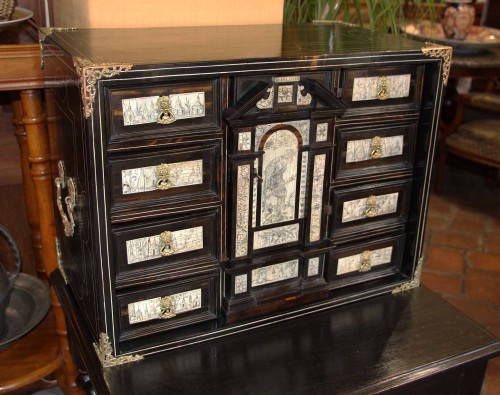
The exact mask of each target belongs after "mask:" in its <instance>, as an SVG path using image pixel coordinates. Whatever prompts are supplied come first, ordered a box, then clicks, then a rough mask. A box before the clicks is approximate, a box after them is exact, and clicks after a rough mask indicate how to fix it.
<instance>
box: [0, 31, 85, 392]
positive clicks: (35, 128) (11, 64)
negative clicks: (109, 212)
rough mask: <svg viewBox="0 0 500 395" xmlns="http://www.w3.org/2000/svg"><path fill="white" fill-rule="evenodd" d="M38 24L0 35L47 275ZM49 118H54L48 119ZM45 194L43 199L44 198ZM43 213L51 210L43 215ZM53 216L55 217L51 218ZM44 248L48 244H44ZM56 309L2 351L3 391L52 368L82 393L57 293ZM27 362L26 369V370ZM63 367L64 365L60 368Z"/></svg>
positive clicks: (47, 166)
mask: <svg viewBox="0 0 500 395" xmlns="http://www.w3.org/2000/svg"><path fill="white" fill-rule="evenodd" d="M37 37H38V33H37V30H36V27H35V26H34V25H32V24H30V23H26V24H24V25H23V26H22V27H18V28H12V29H7V30H5V31H3V32H2V34H1V35H0V89H1V90H3V91H10V92H13V93H12V111H13V115H14V121H13V122H14V124H15V127H16V137H17V139H18V142H19V147H20V151H21V167H22V173H23V185H24V194H25V198H26V210H27V215H28V221H29V224H30V226H31V229H32V240H33V247H34V249H35V259H36V267H37V272H38V273H39V276H40V277H42V278H43V277H45V278H46V277H47V276H46V274H45V273H50V272H51V271H52V270H53V269H54V268H55V267H56V265H57V263H56V262H57V261H56V259H55V258H54V257H52V259H51V257H50V256H48V255H44V254H45V252H46V251H47V250H50V248H49V247H48V246H49V245H50V244H51V243H53V237H54V236H53V231H51V228H50V224H51V223H53V216H52V217H51V213H53V207H52V201H51V192H50V183H51V177H50V174H51V161H50V154H49V147H48V145H47V144H46V143H45V142H46V141H48V139H47V126H46V120H47V119H46V117H45V113H44V110H43V103H42V89H43V88H44V87H45V86H46V85H45V82H44V79H43V74H42V71H41V68H40V46H39V44H38V42H37ZM49 122H50V119H49ZM45 182H47V183H49V189H48V191H49V195H47V196H48V199H47V197H44V198H42V197H41V196H40V195H38V194H37V193H36V187H35V186H36V185H37V184H44V183H45ZM39 198H40V199H39ZM39 213H42V214H48V217H47V215H42V219H40V217H39ZM51 218H52V219H51ZM42 246H44V247H46V246H47V248H43V249H42ZM52 306H53V312H52V313H51V314H49V315H48V316H47V318H46V319H45V320H44V322H43V323H42V324H41V325H40V326H38V327H37V328H36V329H35V330H34V331H33V332H32V333H30V334H29V335H28V336H26V337H23V338H22V339H21V340H20V341H19V342H18V343H16V344H15V345H13V346H12V347H11V348H10V349H8V350H6V351H0V359H1V360H2V362H1V363H2V365H1V366H0V393H8V392H10V391H12V390H15V389H19V388H22V387H24V386H26V385H28V384H30V383H33V382H35V381H37V380H39V379H41V378H43V377H45V376H47V375H48V374H50V373H52V372H57V373H58V382H59V385H60V386H61V388H62V389H63V390H64V391H66V393H78V392H79V390H78V389H77V388H76V384H75V377H76V375H77V372H76V368H75V366H74V364H73V362H72V359H71V355H70V353H69V348H68V342H67V338H66V328H65V324H64V316H63V313H62V311H61V310H60V305H59V301H58V300H57V297H56V296H55V294H54V293H53V292H52ZM21 366H22V368H21ZM60 368H61V369H60Z"/></svg>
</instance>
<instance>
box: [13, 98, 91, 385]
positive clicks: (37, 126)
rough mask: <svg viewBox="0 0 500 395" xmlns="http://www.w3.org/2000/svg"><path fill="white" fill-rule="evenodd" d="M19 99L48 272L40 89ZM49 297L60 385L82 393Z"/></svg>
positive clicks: (52, 249)
mask: <svg viewBox="0 0 500 395" xmlns="http://www.w3.org/2000/svg"><path fill="white" fill-rule="evenodd" d="M21 102H22V107H23V114H24V116H23V123H24V126H25V130H26V139H27V144H28V157H29V162H30V165H31V175H32V178H33V184H34V186H35V192H36V200H37V203H38V209H39V212H40V232H41V237H42V248H43V261H44V266H45V270H46V272H47V274H50V273H51V272H52V271H53V270H55V269H56V268H57V253H56V246H55V226H54V221H55V219H54V208H53V203H52V201H53V200H52V176H51V161H50V147H49V141H48V135H47V128H46V125H45V121H46V119H45V115H44V113H43V106H42V98H41V92H40V91H39V90H35V89H29V90H24V91H21ZM32 198H34V197H32ZM51 300H52V307H53V309H54V316H55V320H56V332H57V335H58V337H59V352H60V355H61V358H62V359H63V361H64V364H63V373H64V381H63V382H60V383H59V385H60V386H61V388H62V390H63V391H64V392H65V394H83V393H82V392H81V391H80V390H79V389H78V387H77V385H76V383H75V380H76V378H77V376H78V370H77V368H76V366H75V364H74V363H73V360H72V357H71V354H70V352H69V347H68V339H67V332H66V324H65V321H64V314H63V312H62V310H61V307H60V305H59V301H58V299H57V296H56V295H55V292H54V291H53V290H52V291H51ZM61 381H62V380H61Z"/></svg>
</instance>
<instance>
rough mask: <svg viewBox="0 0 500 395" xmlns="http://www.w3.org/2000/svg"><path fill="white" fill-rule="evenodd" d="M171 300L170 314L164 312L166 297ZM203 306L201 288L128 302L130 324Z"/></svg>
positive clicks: (170, 315)
mask: <svg viewBox="0 0 500 395" xmlns="http://www.w3.org/2000/svg"><path fill="white" fill-rule="evenodd" d="M166 298H168V299H169V302H171V306H169V309H170V314H168V315H166V314H165V313H164V310H165V308H164V304H165V303H164V299H166ZM199 308H201V288H199V289H194V290H192V291H187V292H180V293H177V294H174V295H170V296H169V297H164V298H161V297H158V298H153V299H147V300H141V301H139V302H134V303H129V304H128V308H127V310H128V319H129V323H130V324H137V323H139V322H145V321H151V320H155V319H162V318H172V317H175V315H177V314H181V313H185V312H188V311H192V310H196V309H199Z"/></svg>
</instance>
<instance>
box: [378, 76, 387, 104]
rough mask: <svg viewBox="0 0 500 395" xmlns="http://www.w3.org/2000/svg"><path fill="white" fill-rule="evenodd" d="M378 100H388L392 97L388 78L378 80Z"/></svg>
mask: <svg viewBox="0 0 500 395" xmlns="http://www.w3.org/2000/svg"><path fill="white" fill-rule="evenodd" d="M376 89H377V99H378V100H386V99H389V97H390V88H389V80H388V79H387V77H378V79H377V87H376Z"/></svg>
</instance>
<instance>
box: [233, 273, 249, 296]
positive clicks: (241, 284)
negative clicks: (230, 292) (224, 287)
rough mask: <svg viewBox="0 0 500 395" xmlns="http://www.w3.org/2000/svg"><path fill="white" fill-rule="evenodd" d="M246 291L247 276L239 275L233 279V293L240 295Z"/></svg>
mask: <svg viewBox="0 0 500 395" xmlns="http://www.w3.org/2000/svg"><path fill="white" fill-rule="evenodd" d="M246 291H247V274H240V275H239V276H236V277H235V278H234V293H235V294H241V293H244V292H246Z"/></svg>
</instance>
